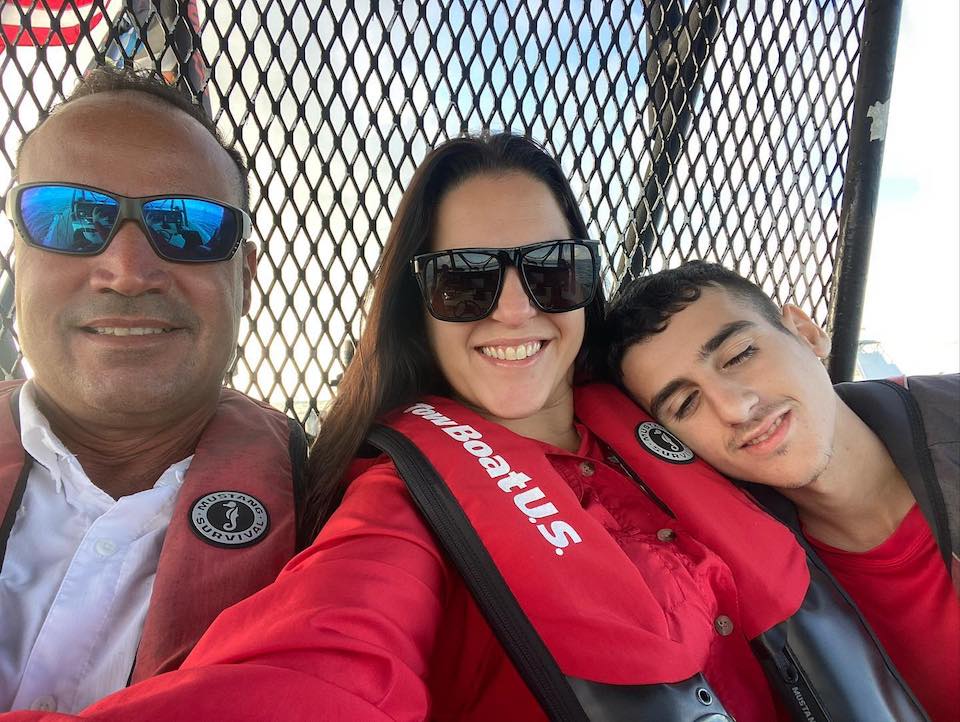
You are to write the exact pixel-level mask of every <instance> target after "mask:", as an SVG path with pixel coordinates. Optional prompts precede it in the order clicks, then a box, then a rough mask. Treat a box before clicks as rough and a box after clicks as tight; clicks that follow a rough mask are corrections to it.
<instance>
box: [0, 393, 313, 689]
mask: <svg viewBox="0 0 960 722" xmlns="http://www.w3.org/2000/svg"><path fill="white" fill-rule="evenodd" d="M22 383H23V382H22V381H17V382H9V383H4V384H0V518H2V519H3V524H2V526H0V565H2V555H3V553H4V552H5V550H6V541H7V538H8V537H9V534H10V530H11V528H12V526H13V520H14V518H15V516H16V512H17V509H18V508H19V507H20V499H21V497H22V495H23V489H24V487H25V485H26V479H27V475H28V472H29V468H30V463H31V461H32V460H31V459H29V458H28V457H27V456H26V454H25V452H24V450H23V446H22V445H21V443H20V429H19V413H18V411H19V407H18V396H19V394H18V393H16V392H17V391H18V390H19V388H20V386H21V385H22ZM305 443H306V442H305V437H304V436H303V431H302V430H301V429H300V428H299V426H297V425H295V424H291V423H290V421H289V420H288V418H287V417H286V416H284V415H283V414H282V413H280V412H279V411H277V410H275V409H273V408H271V407H269V406H267V405H266V404H261V403H258V402H256V401H254V400H253V399H250V398H249V397H247V396H245V395H243V394H241V393H238V392H236V391H232V390H230V389H223V391H222V392H221V394H220V402H219V404H218V406H217V411H216V413H215V414H214V416H213V418H212V419H211V420H210V422H209V423H208V424H207V426H206V428H204V430H203V433H202V434H201V436H200V439H199V441H198V442H197V447H196V451H195V452H194V456H193V460H192V461H191V462H190V468H189V470H188V471H187V475H186V477H185V478H184V481H183V486H182V487H181V488H180V491H179V493H178V496H177V501H176V504H175V506H174V510H173V515H172V517H171V521H170V526H169V528H168V529H167V532H166V535H165V537H164V542H163V548H162V550H161V552H160V560H159V563H158V567H157V575H156V579H155V581H154V584H153V591H152V594H151V596H150V605H149V608H148V610H147V616H146V620H145V622H144V627H143V633H142V636H141V638H140V645H139V647H138V648H137V657H136V663H135V665H134V668H133V673H132V676H131V682H138V681H140V680H143V679H146V678H148V677H152V676H154V675H157V674H161V673H163V672H168V671H170V670H173V669H176V668H177V667H179V666H180V664H181V663H182V662H183V660H184V658H185V657H186V656H187V654H188V653H189V652H190V650H191V649H193V647H194V645H195V644H196V642H197V640H198V639H199V638H200V636H201V635H202V634H203V632H204V631H205V630H206V629H207V627H208V626H210V624H211V622H213V620H214V619H215V618H216V616H217V615H218V614H219V613H220V612H221V611H223V610H224V609H226V608H227V607H229V606H230V605H232V604H235V603H237V602H239V601H240V600H242V599H245V598H246V597H248V596H250V595H251V594H253V593H255V592H257V591H259V590H260V589H262V588H263V587H265V586H267V585H268V584H270V583H271V582H273V580H274V579H275V578H276V576H277V574H278V573H279V571H280V569H281V568H282V567H283V565H284V564H285V563H286V562H287V561H289V560H290V558H291V557H292V556H293V554H294V552H295V545H296V542H295V537H296V514H295V487H297V486H298V484H299V478H300V475H301V473H302V467H303V462H304V458H303V457H304V452H305V448H306V446H305ZM223 492H230V493H232V495H233V497H235V498H238V499H243V498H246V497H253V499H254V500H255V501H257V502H259V503H260V504H261V505H262V508H263V509H265V510H266V514H265V515H264V519H268V521H266V522H265V525H264V528H263V530H261V529H260V528H259V527H258V526H253V527H252V528H253V529H255V530H256V533H259V534H261V536H259V537H257V538H255V539H254V540H253V541H254V543H249V542H241V543H239V544H234V545H230V546H228V545H223V544H217V543H216V539H217V537H216V533H217V530H216V529H210V530H208V533H207V535H206V536H205V535H204V533H203V532H202V531H198V528H197V525H196V523H195V522H194V521H193V520H192V519H197V518H200V517H199V516H198V515H201V516H202V513H203V511H204V510H205V509H206V508H208V507H209V503H207V504H205V503H204V502H203V500H204V499H209V500H214V503H215V499H216V498H217V497H213V496H211V495H218V494H220V493H223ZM243 495H246V497H244V496H243ZM254 506H255V505H254ZM255 508H256V509H257V511H258V512H259V511H260V508H259V507H255ZM220 533H221V534H222V532H220ZM256 533H255V534H256ZM255 534H254V536H255ZM208 537H212V539H210V538H208Z"/></svg>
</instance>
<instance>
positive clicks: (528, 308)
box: [491, 267, 537, 326]
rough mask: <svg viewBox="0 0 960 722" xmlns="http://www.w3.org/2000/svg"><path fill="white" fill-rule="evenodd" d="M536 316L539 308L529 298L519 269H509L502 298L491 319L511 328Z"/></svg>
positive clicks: (501, 293)
mask: <svg viewBox="0 0 960 722" xmlns="http://www.w3.org/2000/svg"><path fill="white" fill-rule="evenodd" d="M536 314H537V308H536V306H534V305H533V302H532V301H531V300H530V297H529V296H527V292H526V291H525V290H524V288H523V284H522V283H521V281H520V274H519V273H517V269H516V268H513V267H510V268H508V269H507V272H506V275H505V277H504V279H503V288H502V289H501V291H500V298H499V299H498V300H497V307H496V308H495V309H493V313H492V314H491V318H493V319H494V320H495V321H499V322H500V323H505V324H507V325H509V326H519V325H520V324H522V323H523V322H524V321H527V320H528V319H530V318H532V317H533V316H535V315H536Z"/></svg>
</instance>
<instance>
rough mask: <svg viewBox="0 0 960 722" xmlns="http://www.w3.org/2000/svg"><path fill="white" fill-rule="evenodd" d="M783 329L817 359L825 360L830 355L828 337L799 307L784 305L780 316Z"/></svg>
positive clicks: (789, 304) (790, 304)
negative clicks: (806, 347) (808, 349)
mask: <svg viewBox="0 0 960 722" xmlns="http://www.w3.org/2000/svg"><path fill="white" fill-rule="evenodd" d="M780 321H781V323H783V326H784V328H786V329H787V331H789V332H790V333H791V334H793V335H794V336H795V337H796V338H797V340H798V341H800V343H802V344H804V345H805V346H808V347H809V348H810V350H811V351H813V353H814V354H816V356H817V358H821V359H825V358H827V356H829V355H830V337H829V336H828V335H827V332H826V331H824V330H823V329H822V328H820V327H819V326H818V325H817V324H816V323H814V321H813V319H812V318H810V317H809V316H808V315H807V314H806V313H804V312H803V311H802V310H801V309H800V307H799V306H794V305H793V304H792V303H788V304H785V305H784V307H783V311H782V313H781V316H780Z"/></svg>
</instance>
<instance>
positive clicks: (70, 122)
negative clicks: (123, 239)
mask: <svg viewBox="0 0 960 722" xmlns="http://www.w3.org/2000/svg"><path fill="white" fill-rule="evenodd" d="M52 147H56V148H57V153H56V157H52V156H51V153H50V149H51V148H52ZM92 159H97V160H100V159H103V160H104V161H105V162H112V163H113V165H114V167H116V170H117V173H116V174H114V173H109V174H108V173H106V172H104V169H103V168H102V164H96V163H93V162H91V161H92ZM184 165H187V166H188V167H189V169H190V172H189V173H184V168H183V166H184ZM119 166H125V167H123V168H121V167H119ZM127 171H130V173H129V174H132V175H135V176H136V177H138V178H141V179H143V181H144V183H145V187H144V188H142V189H131V188H127V189H124V188H119V187H112V186H111V185H110V183H109V181H111V180H113V179H114V178H118V177H119V176H120V174H121V173H122V172H127ZM17 175H18V179H19V180H20V181H21V182H31V181H63V182H74V183H81V184H86V185H93V186H97V187H104V188H106V189H107V190H112V191H115V192H117V193H121V194H124V195H151V194H162V193H168V192H181V193H191V194H194V195H207V196H209V195H211V193H210V188H209V187H207V186H210V185H218V186H219V187H220V188H222V190H220V191H219V192H217V193H215V194H213V195H215V196H217V197H218V199H219V200H223V201H225V202H228V203H231V204H235V205H236V204H238V200H239V196H240V193H241V190H240V183H239V180H240V176H239V170H238V169H237V168H236V167H235V165H234V163H233V160H232V159H231V158H230V157H229V155H228V154H227V153H226V151H225V150H224V149H223V148H222V147H221V146H220V144H219V143H218V142H217V140H216V139H215V138H214V137H213V136H212V135H211V134H210V132H209V131H207V129H206V128H204V127H203V126H202V125H201V124H200V122H199V121H197V120H196V119H195V118H193V117H191V116H190V115H189V114H187V113H186V112H184V111H183V110H180V109H179V108H177V107H175V106H173V105H171V104H170V103H167V102H165V101H163V100H161V99H159V98H155V97H153V96H151V95H148V94H146V93H142V92H138V91H119V92H104V93H97V94H96V95H91V96H86V97H83V98H78V99H77V100H73V101H71V102H70V103H68V104H67V105H65V106H62V107H61V108H59V109H58V110H56V111H54V113H53V114H52V115H51V116H50V118H48V119H47V121H46V122H44V123H43V124H42V125H41V126H40V127H39V128H38V129H37V130H36V131H35V132H34V133H33V134H32V135H31V136H30V138H29V139H28V140H27V142H26V143H25V145H24V147H23V148H22V149H21V154H20V158H19V163H18V169H17ZM105 175H108V176H109V177H107V178H104V177H103V176H105ZM178 175H179V176H187V178H188V179H189V177H190V176H196V177H195V178H192V179H189V180H190V182H191V183H193V182H195V183H196V185H195V186H194V187H190V188H187V187H178V188H171V187H169V186H168V185H166V184H165V183H164V179H165V177H169V176H178ZM201 176H205V177H201ZM151 179H155V180H156V186H155V187H152V188H150V187H147V186H148V185H149V183H150V181H151ZM218 181H219V182H218ZM225 191H226V196H228V197H225Z"/></svg>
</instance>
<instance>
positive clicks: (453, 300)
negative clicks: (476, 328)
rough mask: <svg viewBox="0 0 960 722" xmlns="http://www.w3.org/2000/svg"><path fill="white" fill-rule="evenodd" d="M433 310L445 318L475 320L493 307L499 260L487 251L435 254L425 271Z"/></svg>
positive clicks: (428, 301)
mask: <svg viewBox="0 0 960 722" xmlns="http://www.w3.org/2000/svg"><path fill="white" fill-rule="evenodd" d="M422 279H423V288H424V292H425V296H426V302H427V304H428V305H429V306H430V312H431V313H432V314H433V315H434V316H435V317H436V318H439V319H441V320H444V321H474V320H477V319H479V318H482V317H483V316H485V315H486V314H487V313H488V312H489V311H490V309H491V308H492V307H493V303H494V300H495V299H496V297H497V289H498V288H499V286H500V261H499V260H498V259H497V257H496V256H492V255H489V254H486V253H470V252H467V253H459V252H456V251H453V252H450V253H445V254H443V255H440V256H433V257H431V258H430V259H428V260H427V261H426V265H425V266H424V268H423V270H422Z"/></svg>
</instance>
